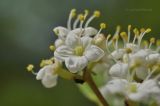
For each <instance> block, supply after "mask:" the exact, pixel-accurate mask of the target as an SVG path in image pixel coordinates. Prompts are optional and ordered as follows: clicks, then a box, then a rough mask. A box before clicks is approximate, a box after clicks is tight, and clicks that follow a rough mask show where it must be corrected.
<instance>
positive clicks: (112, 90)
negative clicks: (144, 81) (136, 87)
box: [101, 79, 128, 95]
mask: <svg viewBox="0 0 160 106" xmlns="http://www.w3.org/2000/svg"><path fill="white" fill-rule="evenodd" d="M127 84H128V81H127V80H125V79H113V80H111V81H109V82H108V83H107V84H106V85H105V86H103V87H102V88H101V92H102V94H103V95H108V94H111V95H117V94H122V95H124V94H125V92H126V91H125V89H126V85H127Z"/></svg>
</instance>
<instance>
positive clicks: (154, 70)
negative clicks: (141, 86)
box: [144, 65, 160, 81]
mask: <svg viewBox="0 0 160 106" xmlns="http://www.w3.org/2000/svg"><path fill="white" fill-rule="evenodd" d="M159 68H160V67H159V65H156V66H155V67H153V69H152V71H151V72H150V73H149V74H148V76H147V77H146V78H145V80H144V81H146V80H148V79H149V78H150V77H151V76H152V75H153V73H154V72H156V70H157V69H159Z"/></svg>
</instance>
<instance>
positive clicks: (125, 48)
mask: <svg viewBox="0 0 160 106" xmlns="http://www.w3.org/2000/svg"><path fill="white" fill-rule="evenodd" d="M150 31H151V29H149V28H148V29H146V30H145V29H144V28H142V29H140V31H139V30H138V29H137V28H135V29H134V30H133V32H134V34H135V35H134V38H133V40H132V41H131V39H130V36H131V26H130V25H129V26H128V33H126V32H121V33H120V34H117V35H115V36H113V38H112V43H113V48H114V50H110V46H109V42H108V41H107V42H106V47H107V51H108V52H109V53H110V54H109V57H110V58H111V59H113V60H114V62H115V63H114V64H113V65H112V66H111V67H110V69H109V75H110V77H111V79H110V81H108V82H107V83H106V85H104V86H103V87H101V92H102V94H103V95H104V96H107V97H109V95H112V96H113V95H114V96H116V95H121V97H124V98H125V99H126V100H131V101H136V102H142V103H146V104H149V103H150V102H151V101H155V102H156V103H157V105H160V102H159V101H160V84H159V78H160V74H159V71H160V53H159V47H160V41H159V40H157V41H156V40H155V38H150V41H149V42H148V41H146V40H144V41H142V39H143V37H144V35H145V34H147V33H149V32H150ZM119 36H120V37H121V38H122V40H123V45H122V46H119V43H118V40H119ZM109 37H110V36H108V38H107V39H109ZM155 43H156V44H157V48H156V49H152V45H153V44H155Z"/></svg>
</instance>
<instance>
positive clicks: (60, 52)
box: [54, 45, 73, 61]
mask: <svg viewBox="0 0 160 106" xmlns="http://www.w3.org/2000/svg"><path fill="white" fill-rule="evenodd" d="M72 54H73V49H72V48H69V47H68V46H65V45H62V46H60V47H58V48H57V49H56V50H55V52H54V56H55V58H57V59H58V60H62V61H64V60H65V59H66V58H68V57H69V56H71V55H72Z"/></svg>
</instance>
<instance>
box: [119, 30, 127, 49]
mask: <svg viewBox="0 0 160 106" xmlns="http://www.w3.org/2000/svg"><path fill="white" fill-rule="evenodd" d="M120 36H121V37H122V39H123V42H124V47H125V46H126V43H127V41H128V36H127V33H126V32H121V33H120Z"/></svg>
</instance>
